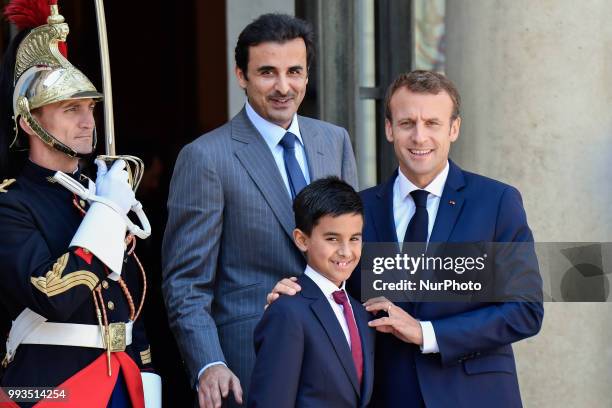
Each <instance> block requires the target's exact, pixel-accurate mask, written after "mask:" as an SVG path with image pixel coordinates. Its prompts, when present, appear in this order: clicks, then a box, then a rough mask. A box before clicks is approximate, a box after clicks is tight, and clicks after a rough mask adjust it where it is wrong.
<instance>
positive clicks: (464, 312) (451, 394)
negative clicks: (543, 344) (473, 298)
mask: <svg viewBox="0 0 612 408" xmlns="http://www.w3.org/2000/svg"><path fill="white" fill-rule="evenodd" d="M396 177H397V172H396V173H395V174H394V175H393V176H392V177H391V178H390V180H389V181H388V182H387V183H385V184H382V185H379V186H377V187H373V188H370V189H368V190H365V191H363V192H362V193H361V197H362V199H363V202H364V210H365V225H364V236H363V240H364V242H397V241H398V239H397V236H396V230H395V224H394V216H393V183H394V181H395V178H396ZM429 241H430V242H454V243H461V242H464V243H468V242H527V243H529V242H533V236H532V233H531V230H530V229H529V226H528V225H527V218H526V216H525V211H524V209H523V204H522V201H521V196H520V194H519V192H518V191H517V190H516V189H515V188H514V187H511V186H509V185H506V184H503V183H500V182H497V181H495V180H492V179H489V178H486V177H482V176H479V175H476V174H473V173H468V172H465V171H463V170H461V169H460V168H459V167H458V166H457V165H455V164H454V163H453V162H450V168H449V173H448V178H447V180H446V184H445V186H444V191H443V193H442V197H441V200H440V206H439V209H438V213H437V216H436V220H435V224H434V227H433V230H432V233H431V237H430V240H429ZM512 261H513V262H512V263H511V264H512V265H513V266H512V269H509V267H508V265H502V266H503V268H501V269H504V271H505V272H508V271H510V273H511V277H512V279H514V282H517V284H518V285H519V286H522V287H531V288H535V289H534V290H535V291H536V292H537V291H538V290H540V289H541V278H540V275H539V272H538V267H537V263H535V264H534V261H535V255H533V256H531V255H530V256H527V257H526V258H525V259H518V260H516V259H514V260H512ZM359 281H360V273H359V271H358V270H356V271H355V272H354V273H353V275H352V276H351V279H349V282H347V289H348V290H349V293H351V294H352V295H353V296H358V295H359V287H360V282H359ZM398 306H400V307H402V308H404V309H405V310H406V311H408V312H409V313H410V314H411V315H412V316H413V317H415V318H416V319H419V320H423V321H431V322H432V325H433V328H434V332H435V335H436V340H437V343H438V347H439V350H440V352H439V353H432V354H423V353H422V352H421V350H420V349H419V347H418V346H416V345H414V344H408V343H404V342H402V341H401V340H398V339H397V338H395V337H393V336H392V335H390V334H380V335H379V336H377V343H376V383H375V387H374V388H375V389H374V395H373V400H372V402H373V403H374V405H375V406H380V407H402V408H413V407H414V408H417V407H418V408H420V407H423V406H427V407H428V408H430V407H431V408H438V407H470V408H478V407H483V408H484V407H493V406H495V407H520V406H521V398H520V393H519V385H518V381H517V375H516V367H515V362H514V355H513V352H512V347H511V343H513V342H516V341H519V340H522V339H524V338H526V337H529V336H533V335H535V334H536V333H537V332H538V331H539V329H540V327H541V324H542V318H543V314H544V310H543V307H542V303H541V302H538V301H535V302H529V303H528V302H522V303H516V302H514V303H511V302H506V303H483V302H471V303H468V302H445V303H442V302H437V303H434V302H431V303H404V304H401V303H400V304H398ZM424 404H425V405H424Z"/></svg>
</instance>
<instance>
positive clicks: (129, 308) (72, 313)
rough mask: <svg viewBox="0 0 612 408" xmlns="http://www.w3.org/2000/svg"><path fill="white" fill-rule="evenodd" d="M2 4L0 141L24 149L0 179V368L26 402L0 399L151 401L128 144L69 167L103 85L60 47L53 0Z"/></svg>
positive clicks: (10, 389) (88, 148)
mask: <svg viewBox="0 0 612 408" xmlns="http://www.w3.org/2000/svg"><path fill="white" fill-rule="evenodd" d="M5 15H6V16H7V18H8V19H9V21H11V22H13V23H14V24H15V25H16V26H17V27H18V28H20V29H21V32H20V33H19V34H18V35H17V36H16V38H15V39H14V40H13V43H12V44H11V45H10V47H9V49H8V51H7V52H6V53H5V55H4V61H3V71H2V81H3V83H2V84H1V85H2V89H1V91H2V95H3V98H5V99H7V97H8V98H10V99H9V100H5V99H3V100H2V101H0V105H2V106H3V111H6V110H10V107H12V112H11V113H10V114H9V115H6V116H7V117H2V118H0V119H1V120H2V121H5V122H4V123H2V129H0V137H1V139H0V142H1V143H2V144H3V147H8V146H9V145H10V147H11V152H13V151H15V150H19V149H24V148H25V149H28V153H27V155H28V157H27V159H26V160H24V163H23V165H22V166H21V170H20V172H19V174H18V175H16V176H15V177H14V178H7V179H5V180H4V181H2V179H0V183H1V184H0V304H1V306H2V308H3V309H5V311H6V314H8V318H9V319H10V320H11V321H12V322H11V323H12V324H11V328H10V333H9V334H8V337H7V341H6V354H5V356H4V359H3V360H2V368H0V377H1V384H2V387H3V391H4V393H5V394H6V395H5V396H4V400H5V401H6V400H7V397H9V399H12V400H13V401H15V400H17V401H26V402H0V406H11V407H16V406H35V407H37V408H42V407H47V406H61V407H144V406H145V400H146V406H147V407H152V406H159V404H160V402H159V401H160V392H161V382H160V381H159V377H158V376H157V375H156V374H154V373H152V365H151V352H150V348H149V344H148V341H147V338H146V336H145V332H144V325H143V319H142V316H141V310H142V307H143V302H144V297H145V293H146V279H145V273H144V270H143V269H142V267H141V265H140V262H139V261H138V258H137V257H136V253H135V252H134V249H135V246H136V237H135V235H137V236H140V237H146V236H147V235H148V233H149V231H148V230H149V229H150V228H149V227H148V222H146V217H144V215H143V214H144V213H143V212H142V207H141V206H140V204H139V203H138V201H137V200H136V199H135V195H134V189H135V188H136V187H137V184H138V179H139V175H138V173H139V170H138V169H136V170H135V169H134V168H133V166H132V165H131V164H130V163H131V162H132V161H133V160H131V159H133V158H131V157H130V156H115V157H114V158H111V157H108V156H105V157H103V158H102V159H101V158H98V159H96V164H97V166H98V172H97V177H96V180H95V183H94V182H93V181H92V180H90V179H88V178H87V177H85V176H84V175H83V174H82V173H81V171H80V169H79V160H85V161H87V160H91V157H92V154H93V152H94V149H95V145H96V129H95V122H94V116H93V107H94V105H95V103H96V102H97V101H101V100H102V94H101V93H98V92H97V91H96V88H95V87H94V86H93V84H92V83H91V82H90V81H89V80H88V79H87V77H85V75H83V73H81V72H80V71H79V70H78V69H76V68H75V67H74V66H73V65H72V64H71V63H70V62H69V61H68V60H67V59H66V57H65V55H66V53H65V49H66V46H65V40H66V36H67V34H68V25H67V24H66V23H65V22H64V18H63V17H62V16H61V15H60V14H59V12H58V7H57V0H55V1H47V0H42V1H41V0H29V1H28V0H20V1H13V2H11V3H10V4H9V5H8V6H7V8H6V9H5ZM41 20H42V21H41ZM7 104H8V109H7ZM9 121H10V125H9V124H8V122H9ZM7 129H8V130H10V132H9V131H7ZM0 151H1V149H0ZM5 151H7V150H5ZM11 154H13V153H11ZM13 157H16V156H13ZM122 157H123V158H124V159H122ZM136 161H137V160H136ZM4 164H6V161H5V163H4ZM11 164H12V165H13V168H14V164H15V163H14V160H13V163H11ZM140 170H142V169H140ZM130 211H134V212H136V215H137V216H138V217H139V218H140V220H141V224H142V225H143V228H140V227H137V226H136V225H135V224H134V223H133V222H132V221H131V220H130V219H129V218H128V213H130ZM4 335H5V333H2V336H3V337H4ZM143 383H144V387H143ZM143 388H144V391H143ZM16 391H19V393H18V394H17V393H16ZM51 391H54V392H51ZM0 401H2V400H1V399H0ZM27 401H29V402H27ZM60 401H61V402H62V404H58V402H60Z"/></svg>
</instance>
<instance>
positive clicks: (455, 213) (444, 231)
mask: <svg viewBox="0 0 612 408" xmlns="http://www.w3.org/2000/svg"><path fill="white" fill-rule="evenodd" d="M448 162H449V166H450V168H449V170H448V177H447V178H446V183H445V185H444V190H443V191H442V197H441V198H440V205H439V206H438V213H437V214H436V221H435V223H434V227H433V230H432V231H431V237H430V238H429V242H431V243H438V244H439V245H434V246H433V247H435V250H434V249H432V247H429V248H428V250H427V254H428V255H429V256H439V254H443V253H444V243H446V242H448V239H449V237H450V235H451V233H452V231H453V228H454V227H455V224H456V223H457V220H458V219H459V215H460V214H461V210H462V208H463V204H464V201H465V199H464V198H463V193H462V192H461V189H462V188H463V187H464V186H465V179H464V177H463V172H462V171H461V169H460V168H459V167H458V166H457V165H456V164H455V163H453V162H452V161H450V160H449V161H448ZM434 251H435V252H436V253H432V252H434ZM421 279H423V280H432V281H434V280H436V277H435V273H434V272H433V271H430V270H424V271H423V274H422V278H421ZM423 295H424V293H421V296H419V298H418V299H416V300H417V301H416V302H415V303H414V310H413V312H414V313H413V315H414V316H415V317H418V316H419V315H420V309H421V306H422V305H424V304H426V303H424V302H422V301H418V300H420V299H422V296H423Z"/></svg>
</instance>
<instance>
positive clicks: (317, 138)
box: [298, 116, 332, 182]
mask: <svg viewBox="0 0 612 408" xmlns="http://www.w3.org/2000/svg"><path fill="white" fill-rule="evenodd" d="M298 123H299V125H300V134H301V135H302V140H303V142H304V150H305V151H306V161H307V162H308V173H309V174H310V181H311V182H312V181H314V180H317V179H320V178H321V177H324V176H327V175H329V174H331V173H332V172H330V171H326V163H327V162H326V160H325V146H324V145H323V138H322V137H321V135H320V134H319V132H318V130H317V129H316V128H315V127H314V126H312V125H311V124H310V123H309V122H308V120H307V119H305V118H303V117H302V116H300V117H298Z"/></svg>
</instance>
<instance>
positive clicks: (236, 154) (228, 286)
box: [162, 14, 357, 407]
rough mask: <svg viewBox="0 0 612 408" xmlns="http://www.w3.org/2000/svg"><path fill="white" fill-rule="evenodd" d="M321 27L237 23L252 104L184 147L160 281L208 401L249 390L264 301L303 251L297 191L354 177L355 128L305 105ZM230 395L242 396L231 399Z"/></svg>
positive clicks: (239, 66) (268, 19) (272, 19)
mask: <svg viewBox="0 0 612 408" xmlns="http://www.w3.org/2000/svg"><path fill="white" fill-rule="evenodd" d="M312 55H313V43H312V29H311V27H310V26H309V25H308V24H307V23H306V22H304V21H302V20H299V19H296V18H294V17H291V16H287V15H278V14H268V15H263V16H261V17H259V18H258V19H256V20H255V21H253V22H252V23H251V24H249V25H248V26H247V27H246V28H245V29H244V30H243V31H242V33H241V34H240V36H239V39H238V44H237V45H236V76H237V78H238V82H239V83H240V86H241V87H242V88H243V89H244V90H245V93H246V97H247V102H246V104H245V107H244V109H243V110H242V111H241V112H240V113H238V114H237V115H236V116H235V117H234V118H233V119H232V120H231V121H229V122H228V123H227V124H225V125H223V126H221V127H220V128H218V129H215V130H213V131H211V132H210V133H207V134H205V135H203V136H201V137H200V138H198V139H197V140H195V141H194V142H193V143H190V144H189V145H187V146H185V148H184V149H183V150H182V151H181V153H180V155H179V157H178V160H177V163H176V167H175V169H174V175H173V177H172V183H171V187H170V196H169V199H168V224H167V227H166V231H165V235H164V243H163V249H162V258H163V260H162V263H163V275H164V281H163V291H164V297H165V301H166V306H167V310H168V314H169V322H170V327H171V328H172V330H173V331H174V334H175V336H176V339H177V342H178V345H179V348H180V350H181V353H182V355H183V358H184V360H185V363H186V364H187V368H188V371H189V374H190V377H191V380H192V381H193V384H194V386H195V385H196V384H197V385H199V387H198V388H199V403H200V406H207V407H212V406H220V404H221V399H222V397H226V396H227V395H228V392H229V391H230V390H231V391H233V394H234V397H235V398H236V399H237V400H241V399H242V397H241V395H242V394H243V393H242V391H244V394H245V395H246V394H247V390H246V385H248V384H249V380H250V375H251V371H252V369H253V364H254V361H255V353H254V352H253V329H254V328H255V325H256V324H257V322H258V321H259V319H260V317H261V315H262V313H263V308H262V300H263V299H265V295H266V293H267V292H268V291H269V290H270V288H272V286H274V283H275V282H276V281H278V280H279V279H281V278H282V277H284V276H288V275H299V274H301V273H302V272H303V271H304V265H305V260H304V257H303V256H302V254H301V253H300V252H299V251H298V250H297V249H296V248H295V246H294V245H293V242H292V237H291V234H292V231H293V228H294V220H293V213H292V210H291V202H292V199H293V197H295V195H296V194H297V193H298V192H299V191H300V190H301V189H302V188H303V187H304V186H305V185H307V184H308V183H309V182H310V181H312V180H316V179H318V178H321V177H324V176H328V175H336V176H339V177H341V178H342V179H344V180H346V181H347V182H348V183H349V184H352V185H356V182H357V181H356V169H355V159H354V156H353V151H352V148H351V144H350V140H349V136H348V134H347V132H346V130H344V129H342V128H339V127H337V126H334V125H331V124H329V123H325V122H321V121H318V120H314V119H310V118H306V117H303V116H298V115H297V114H296V111H297V109H298V107H299V106H300V103H301V102H302V99H303V98H304V94H305V92H306V85H307V83H308V67H309V63H310V61H311V60H312ZM230 403H233V400H230Z"/></svg>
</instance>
